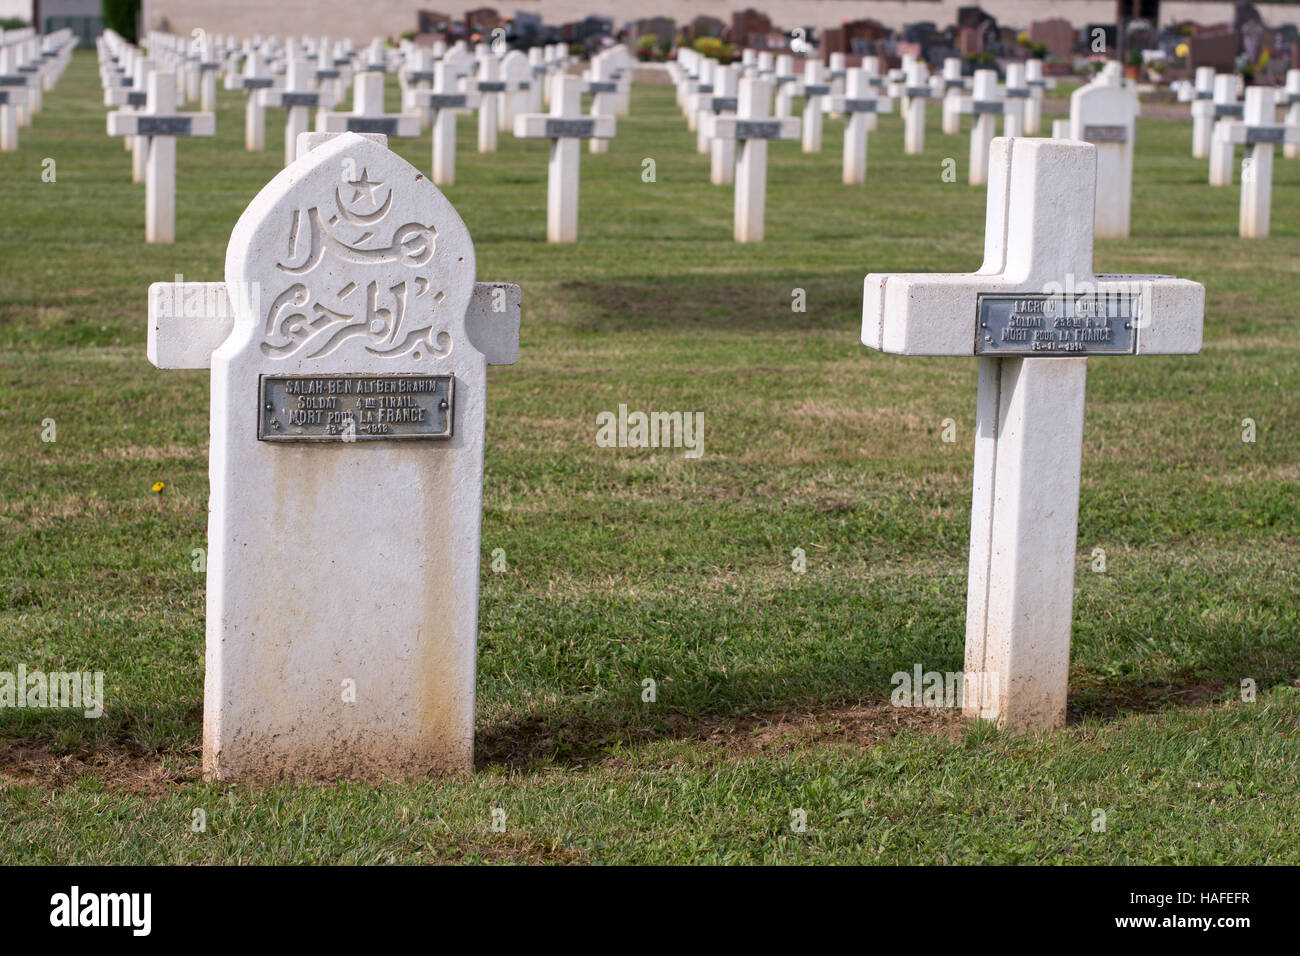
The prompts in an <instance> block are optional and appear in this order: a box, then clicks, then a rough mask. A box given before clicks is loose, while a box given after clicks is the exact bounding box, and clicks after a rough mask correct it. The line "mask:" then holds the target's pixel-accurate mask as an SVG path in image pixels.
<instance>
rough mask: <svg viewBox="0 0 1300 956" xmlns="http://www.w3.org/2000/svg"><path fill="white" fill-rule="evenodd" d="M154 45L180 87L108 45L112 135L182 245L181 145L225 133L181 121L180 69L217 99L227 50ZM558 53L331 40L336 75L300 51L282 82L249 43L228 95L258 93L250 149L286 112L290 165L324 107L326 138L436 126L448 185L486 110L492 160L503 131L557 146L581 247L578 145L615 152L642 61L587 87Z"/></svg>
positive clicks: (565, 204)
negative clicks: (398, 92)
mask: <svg viewBox="0 0 1300 956" xmlns="http://www.w3.org/2000/svg"><path fill="white" fill-rule="evenodd" d="M150 42H151V44H152V46H151V53H153V52H155V51H156V55H157V56H158V57H159V60H160V61H161V62H162V63H164V64H166V66H167V67H168V68H169V70H168V71H164V72H162V73H161V75H163V76H166V77H168V79H166V80H160V81H159V82H157V83H154V82H153V81H152V79H151V78H152V76H153V75H154V73H155V67H156V65H157V64H156V63H155V61H154V60H153V59H152V58H146V57H144V56H142V55H141V54H140V53H139V51H137V50H135V49H134V48H131V47H130V45H129V44H126V43H125V42H124V41H123V40H122V39H121V38H120V37H119V36H117V35H116V34H114V33H112V32H111V31H107V32H106V33H105V35H104V36H103V38H101V41H100V56H101V73H102V76H103V80H104V84H105V88H106V92H105V102H106V104H108V105H117V106H126V107H128V109H126V110H122V111H120V112H117V113H114V114H111V115H110V117H109V133H110V135H121V136H125V137H127V138H128V145H129V146H133V147H134V148H135V151H136V161H135V162H134V163H133V175H134V178H135V179H136V181H140V180H144V181H145V182H146V191H147V197H146V239H147V240H148V241H150V242H171V241H174V237H175V228H174V198H173V197H174V191H175V160H174V139H175V137H177V136H210V135H213V132H214V131H215V123H214V117H213V114H212V113H211V112H203V113H183V114H182V113H177V112H176V110H177V102H176V98H177V96H180V95H183V93H184V91H185V90H186V89H187V82H186V80H185V77H184V74H183V72H181V73H175V72H170V70H180V71H185V70H190V74H189V75H190V76H197V77H198V79H199V82H200V85H201V87H202V90H201V95H202V96H203V97H204V98H205V99H206V95H207V94H206V90H207V87H208V86H209V85H211V86H212V87H214V88H215V79H214V78H213V76H212V74H213V72H215V71H209V70H206V68H205V65H208V64H218V63H219V62H220V61H219V60H218V59H217V54H216V52H215V50H214V49H213V46H214V44H215V43H216V40H215V38H213V37H211V36H207V35H205V36H203V37H200V38H199V40H198V46H199V50H198V52H197V53H196V54H189V53H187V52H186V47H185V46H184V44H183V43H181V42H180V41H179V40H178V38H175V37H172V36H170V35H168V34H153V35H151V37H150ZM307 45H308V44H304V46H307ZM558 46H559V45H553V46H551V47H548V48H546V49H542V48H534V49H533V50H531V51H530V53H529V54H528V55H525V54H523V53H522V52H519V51H510V52H508V53H505V54H504V56H500V57H498V56H497V55H496V53H495V52H494V51H492V49H491V48H490V47H489V46H488V45H487V44H480V45H479V46H478V47H477V49H476V50H475V52H474V53H470V51H469V50H468V49H467V48H466V47H465V46H464V45H463V44H457V45H453V46H452V47H451V48H447V47H445V46H441V47H438V46H436V47H435V48H434V49H433V50H432V51H427V50H423V49H421V48H418V47H411V48H410V49H409V50H406V51H405V54H404V55H403V56H402V57H401V63H400V64H399V63H398V61H397V60H396V59H395V58H394V57H392V56H390V55H389V51H387V50H386V49H385V48H384V46H383V45H382V43H381V42H380V41H376V42H375V43H373V44H372V45H371V46H370V47H368V48H367V49H366V50H365V51H364V52H363V53H362V54H360V55H359V56H352V55H347V56H342V57H340V56H337V54H339V53H340V52H346V51H341V50H340V48H338V47H331V46H330V45H329V44H328V43H327V42H326V41H324V40H321V41H319V42H318V43H317V44H316V49H317V51H318V56H319V55H324V53H323V51H330V56H331V60H330V62H331V66H330V67H329V68H328V69H326V70H324V71H322V69H321V68H320V67H319V66H317V67H315V68H313V65H312V61H310V60H308V59H306V58H305V57H303V56H297V55H295V51H296V50H297V46H296V44H290V47H289V49H288V50H287V51H286V52H285V54H284V58H283V62H284V64H285V70H286V73H285V77H284V78H283V80H281V78H279V77H276V76H275V75H274V73H273V72H272V69H271V67H270V64H271V63H273V62H274V61H275V59H276V56H275V55H274V54H272V55H268V56H265V57H264V56H263V54H262V49H261V48H259V47H257V46H252V45H246V46H245V47H244V48H243V49H242V55H243V59H242V67H240V68H239V69H238V71H236V69H235V67H234V64H235V63H236V61H237V60H236V58H232V57H228V58H227V59H226V61H225V62H226V63H227V64H228V67H229V68H228V72H227V80H226V87H227V88H228V89H244V90H246V91H247V93H248V104H247V108H246V131H245V132H246V135H245V141H246V146H247V148H249V149H260V148H262V147H263V146H264V138H265V133H264V130H265V109H266V108H267V107H268V106H275V107H282V108H284V109H285V110H286V123H285V152H286V155H285V163H286V165H288V164H289V163H292V162H293V160H294V158H295V155H296V154H295V150H296V148H297V143H298V141H299V136H300V134H301V133H303V132H305V131H306V130H307V128H308V117H309V111H310V110H311V109H313V108H314V109H316V110H317V118H316V128H317V130H318V131H320V132H359V133H374V134H381V135H384V136H386V137H392V136H397V137H414V136H419V135H420V133H421V131H422V128H423V127H424V126H426V125H428V126H430V127H431V128H432V130H433V134H432V139H433V156H432V177H433V180H434V182H435V183H437V184H439V185H448V184H451V183H453V182H454V180H455V161H456V121H455V117H456V114H457V113H458V112H461V111H464V110H467V109H475V108H477V110H478V148H479V151H480V152H493V151H495V150H496V147H497V132H498V130H499V129H503V128H505V129H513V131H514V133H515V135H516V136H519V137H540V138H546V139H549V140H551V141H552V145H553V148H552V150H551V154H550V171H549V176H548V181H549V185H548V198H547V209H548V213H547V238H548V240H549V241H552V242H572V241H574V240H576V238H577V223H578V173H579V160H578V148H577V144H578V140H580V139H588V140H590V141H591V144H592V145H591V149H592V152H601V151H603V150H604V148H605V141H606V140H608V139H609V138H611V137H612V136H613V135H614V127H615V119H614V117H615V116H616V115H618V114H622V113H626V111H627V104H628V96H629V88H630V76H629V75H628V74H629V72H630V63H631V61H630V59H629V57H628V54H627V51H626V49H625V48H623V47H621V46H615V47H612V48H610V49H608V50H605V51H603V52H602V53H600V54H598V55H597V56H596V57H594V58H593V60H592V63H591V68H590V70H589V71H588V73H587V76H586V78H585V79H580V78H578V77H576V76H570V75H567V74H566V73H565V72H564V66H565V63H566V57H567V55H566V54H564V53H563V52H562V50H561V49H559V48H558ZM316 62H317V63H319V62H320V61H319V59H318V60H317V61H316ZM187 63H188V64H189V65H188V66H187ZM348 64H351V66H349V65H348ZM354 67H355V73H354V76H353V82H354V93H353V101H352V109H351V111H350V112H347V113H339V112H334V111H333V110H332V107H333V106H334V105H335V103H336V102H337V100H336V97H335V94H334V92H333V91H332V90H331V88H330V85H331V83H332V82H333V80H334V79H335V75H336V74H337V77H339V78H340V79H339V82H341V81H342V79H341V78H342V77H345V76H346V75H347V72H346V71H348V70H351V69H353V68H354ZM389 71H394V72H396V73H397V74H398V76H399V78H400V80H401V83H402V87H403V97H402V103H403V109H402V111H401V112H399V113H387V112H385V109H384V80H385V76H386V74H387V73H388V72H389ZM322 72H323V73H324V75H322ZM128 77H129V78H128ZM325 81H331V83H326V82H325ZM128 84H129V85H128ZM584 92H585V93H589V94H591V96H592V110H591V114H590V115H583V114H582V113H581V96H582V94H583V93H584ZM213 95H215V93H214V94H213ZM547 100H549V103H550V113H549V114H542V113H537V112H527V110H528V109H529V108H540V106H541V105H542V103H543V102H544V101H547ZM164 138H165V139H168V140H169V141H171V142H172V145H171V146H166V147H163V148H161V149H159V150H158V153H157V156H156V158H155V159H154V160H153V161H150V160H149V158H148V157H150V156H153V148H152V145H151V144H152V142H153V141H154V140H160V139H164Z"/></svg>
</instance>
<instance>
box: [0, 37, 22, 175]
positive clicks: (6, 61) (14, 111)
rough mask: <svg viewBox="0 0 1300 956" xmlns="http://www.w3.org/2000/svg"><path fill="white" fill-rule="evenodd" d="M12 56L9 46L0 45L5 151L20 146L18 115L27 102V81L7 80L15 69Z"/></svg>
mask: <svg viewBox="0 0 1300 956" xmlns="http://www.w3.org/2000/svg"><path fill="white" fill-rule="evenodd" d="M11 56H12V54H11V52H10V51H9V49H8V48H7V47H0V151H3V152H9V151H11V150H15V149H17V148H18V115H19V113H20V112H21V110H22V107H23V104H25V103H26V102H27V84H26V83H25V82H21V83H20V82H14V83H8V82H6V80H7V79H8V78H9V77H8V74H10V73H11V71H12V69H13V66H12V61H11V59H10V57H11Z"/></svg>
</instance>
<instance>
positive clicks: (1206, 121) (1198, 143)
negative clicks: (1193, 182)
mask: <svg viewBox="0 0 1300 956" xmlns="http://www.w3.org/2000/svg"><path fill="white" fill-rule="evenodd" d="M1191 98H1192V105H1191V111H1192V158H1193V159H1205V158H1206V157H1207V156H1209V155H1210V137H1211V132H1212V130H1213V127H1214V67H1212V66H1198V67H1197V68H1196V81H1195V84H1194V85H1193V87H1192V90H1191Z"/></svg>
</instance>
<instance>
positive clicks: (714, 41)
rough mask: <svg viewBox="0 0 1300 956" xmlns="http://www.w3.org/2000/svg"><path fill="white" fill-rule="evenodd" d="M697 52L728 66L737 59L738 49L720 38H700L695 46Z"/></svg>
mask: <svg viewBox="0 0 1300 956" xmlns="http://www.w3.org/2000/svg"><path fill="white" fill-rule="evenodd" d="M693 46H694V47H695V50H696V52H698V53H702V54H703V55H704V56H707V57H709V58H710V59H714V60H717V61H718V62H719V63H722V64H724V65H725V64H727V63H730V62H731V61H732V60H734V59H735V58H736V48H735V47H734V46H732V45H731V44H730V43H725V42H723V41H722V40H720V39H719V38H718V37H699V38H698V39H697V40H696V41H695V43H694V44H693Z"/></svg>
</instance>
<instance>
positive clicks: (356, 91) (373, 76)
mask: <svg viewBox="0 0 1300 956" xmlns="http://www.w3.org/2000/svg"><path fill="white" fill-rule="evenodd" d="M316 129H317V131H319V132H321V133H378V134H379V135H381V136H390V137H398V138H410V137H414V136H419V135H420V114H419V113H385V112H384V74H383V73H379V72H376V71H374V70H367V71H366V72H364V73H358V74H357V75H356V76H355V78H354V79H353V87H352V112H351V113H332V112H330V111H328V110H321V111H320V112H318V113H317V114H316Z"/></svg>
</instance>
